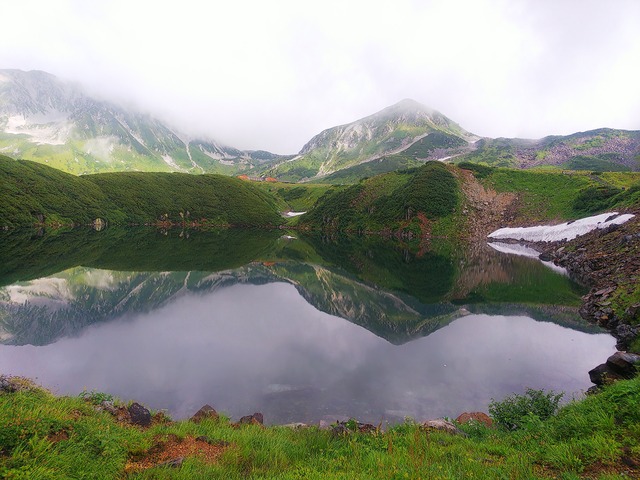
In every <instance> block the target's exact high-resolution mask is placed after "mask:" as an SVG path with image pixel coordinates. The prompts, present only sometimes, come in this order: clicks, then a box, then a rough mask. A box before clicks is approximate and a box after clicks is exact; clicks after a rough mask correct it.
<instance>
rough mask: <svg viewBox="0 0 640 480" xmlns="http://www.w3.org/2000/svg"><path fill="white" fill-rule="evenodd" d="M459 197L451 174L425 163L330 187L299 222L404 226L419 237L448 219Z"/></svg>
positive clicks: (355, 227) (353, 227)
mask: <svg viewBox="0 0 640 480" xmlns="http://www.w3.org/2000/svg"><path fill="white" fill-rule="evenodd" d="M459 201H460V191H459V187H458V183H457V180H456V178H455V177H454V175H453V174H452V173H451V172H450V171H449V170H448V168H447V167H446V166H445V165H443V164H441V163H438V162H428V163H427V164H425V165H424V166H422V167H420V168H416V169H411V170H404V171H398V172H391V173H386V174H383V175H377V176H375V177H373V178H369V179H366V180H363V181H362V182H360V183H358V184H356V185H352V186H350V187H348V188H346V189H344V190H337V191H330V192H328V193H327V194H326V195H324V196H323V197H322V198H320V199H319V200H318V202H317V204H316V206H315V207H314V208H313V209H312V210H311V211H310V212H309V213H307V215H305V216H304V217H303V218H302V219H301V224H302V225H307V226H309V227H315V228H325V229H332V230H350V231H354V232H380V231H385V230H387V231H388V230H393V231H397V230H402V231H404V232H405V233H407V234H409V236H414V235H415V236H419V235H420V234H424V233H426V231H425V229H433V227H434V226H435V225H434V224H437V223H438V222H440V221H441V220H445V219H448V218H450V217H451V216H452V215H453V214H454V212H455V211H456V207H457V206H458V203H459ZM440 223H441V222H440ZM409 232H411V233H409Z"/></svg>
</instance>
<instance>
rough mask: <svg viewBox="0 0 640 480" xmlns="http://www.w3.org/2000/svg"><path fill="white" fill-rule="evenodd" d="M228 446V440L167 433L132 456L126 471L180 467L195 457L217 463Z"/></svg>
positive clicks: (205, 461)
mask: <svg viewBox="0 0 640 480" xmlns="http://www.w3.org/2000/svg"><path fill="white" fill-rule="evenodd" d="M228 446H229V445H228V444H227V443H226V442H223V441H219V442H212V441H211V440H209V439H208V438H206V437H198V438H195V437H192V436H186V437H184V438H180V437H178V436H177V435H167V436H166V438H164V439H157V440H156V442H155V444H154V445H153V447H151V448H150V449H149V450H147V451H146V452H144V453H143V454H141V455H136V456H135V457H134V458H131V459H130V460H129V461H128V462H127V465H126V466H125V472H126V473H134V472H139V471H142V470H146V469H148V468H153V467H159V466H167V467H179V466H180V465H181V464H182V462H183V461H184V460H185V459H187V458H193V457H195V458H198V459H200V460H201V461H203V462H204V463H209V464H211V463H215V462H216V461H217V460H218V458H219V457H220V455H221V454H222V452H224V451H225V449H227V448H228Z"/></svg>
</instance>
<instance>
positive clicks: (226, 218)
mask: <svg viewBox="0 0 640 480" xmlns="http://www.w3.org/2000/svg"><path fill="white" fill-rule="evenodd" d="M83 178H86V179H87V180H89V181H90V182H92V183H94V184H96V185H97V186H98V187H100V189H101V190H102V191H103V192H105V194H106V195H107V196H108V198H109V199H111V200H112V201H113V203H115V204H116V205H118V208H119V209H120V211H121V212H122V213H123V214H124V216H125V218H126V221H127V222H131V223H145V222H153V221H157V220H158V219H166V220H169V221H172V222H182V221H183V219H184V220H185V221H189V220H191V221H199V222H200V223H208V224H213V225H224V224H231V225H236V226H256V225H268V224H271V225H276V224H278V223H280V222H281V220H280V217H279V215H278V213H277V208H276V205H275V202H274V200H273V199H272V197H271V196H269V195H267V194H265V193H263V192H261V191H260V190H258V189H257V188H255V187H254V186H253V185H251V184H250V183H248V182H243V181H242V180H239V179H237V178H230V177H224V176H221V175H209V174H206V175H189V174H185V173H153V172H148V173H142V172H131V173H124V172H120V173H100V174H96V175H87V176H85V177H83Z"/></svg>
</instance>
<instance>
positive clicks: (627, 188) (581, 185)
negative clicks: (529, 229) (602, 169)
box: [458, 162, 640, 223]
mask: <svg viewBox="0 0 640 480" xmlns="http://www.w3.org/2000/svg"><path fill="white" fill-rule="evenodd" d="M458 166H459V167H460V168H464V169H468V170H471V171H473V172H474V175H475V176H476V178H478V179H479V180H480V181H481V182H482V184H483V185H484V186H485V187H487V188H491V189H494V190H496V191H497V192H511V193H515V194H517V195H518V202H517V219H519V220H522V221H523V222H524V221H526V222H529V223H531V222H543V221H547V220H570V219H576V218H580V217H584V216H588V215H592V214H596V213H600V212H604V211H607V210H614V209H624V208H629V207H634V206H636V207H637V206H638V205H640V174H638V173H634V172H608V173H601V174H600V173H592V172H562V171H558V170H549V171H547V170H516V169H510V168H493V167H488V166H486V165H479V164H474V163H470V162H463V163H459V164H458Z"/></svg>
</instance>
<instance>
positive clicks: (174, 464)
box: [156, 457, 184, 468]
mask: <svg viewBox="0 0 640 480" xmlns="http://www.w3.org/2000/svg"><path fill="white" fill-rule="evenodd" d="M183 462H184V457H178V458H173V459H171V460H167V461H166V462H162V463H159V464H158V465H156V466H157V467H171V468H178V467H181V466H182V463H183Z"/></svg>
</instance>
